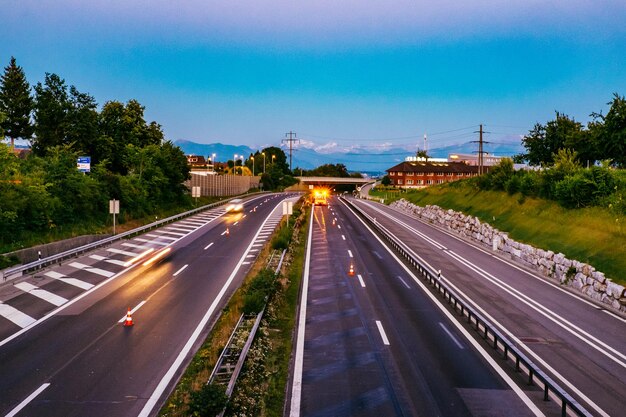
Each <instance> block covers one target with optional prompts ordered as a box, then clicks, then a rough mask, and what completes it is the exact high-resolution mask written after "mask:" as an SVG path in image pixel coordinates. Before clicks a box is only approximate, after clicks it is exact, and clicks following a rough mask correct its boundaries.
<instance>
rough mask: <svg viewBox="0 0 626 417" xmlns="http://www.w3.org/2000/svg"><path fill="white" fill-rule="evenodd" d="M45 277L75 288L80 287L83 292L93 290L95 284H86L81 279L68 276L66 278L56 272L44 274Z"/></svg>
mask: <svg viewBox="0 0 626 417" xmlns="http://www.w3.org/2000/svg"><path fill="white" fill-rule="evenodd" d="M44 275H45V276H47V277H50V278H52V279H56V280H58V281H62V282H65V283H66V284H69V285H73V286H75V287H78V288H80V289H83V290H89V289H91V288H93V284H90V283H88V282H85V281H81V280H80V279H76V278H70V277H67V276H65V275H63V274H59V273H58V272H56V271H48V272H44Z"/></svg>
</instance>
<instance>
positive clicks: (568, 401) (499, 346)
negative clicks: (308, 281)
mask: <svg viewBox="0 0 626 417" xmlns="http://www.w3.org/2000/svg"><path fill="white" fill-rule="evenodd" d="M342 200H343V201H344V202H346V203H347V204H348V205H349V206H350V207H351V208H352V209H354V211H356V212H357V213H358V214H359V215H360V216H361V217H362V218H363V219H364V220H365V221H366V222H367V223H368V224H369V225H370V226H372V227H374V228H375V229H376V231H377V232H378V233H379V234H380V235H381V236H382V237H383V238H385V239H386V240H387V241H388V242H389V243H390V244H391V246H392V247H393V249H394V250H395V251H396V252H398V253H399V254H400V255H401V256H402V257H404V258H405V259H406V262H407V263H408V264H409V265H410V266H411V267H412V268H413V269H414V270H415V271H417V273H418V275H419V276H421V278H422V279H424V280H425V281H427V282H428V283H429V284H430V285H431V286H432V287H433V288H434V289H435V290H436V292H437V293H439V294H440V295H441V296H443V298H444V299H445V300H446V301H447V302H448V304H449V305H450V306H451V307H452V309H453V310H454V311H455V312H457V313H458V314H460V315H461V317H463V318H464V319H466V320H467V322H468V323H469V324H470V326H471V327H472V328H473V329H474V330H475V331H476V332H478V333H479V334H480V335H481V337H482V338H483V339H484V340H486V341H487V342H488V343H490V345H491V346H492V347H493V349H494V350H496V351H498V352H500V353H501V354H502V357H503V359H505V360H508V361H512V363H514V364H515V370H516V371H517V372H520V371H522V370H524V371H525V372H526V374H527V375H528V384H529V385H532V384H534V383H535V382H536V381H539V382H540V383H542V384H543V400H544V401H549V396H550V394H551V393H552V394H553V396H555V397H556V398H558V399H559V400H560V401H561V416H562V417H565V416H566V415H567V413H568V410H569V411H570V412H573V413H575V414H576V415H578V416H585V417H591V416H592V414H591V413H589V412H588V411H587V410H586V409H585V408H584V407H583V406H582V405H581V404H580V403H578V402H577V401H576V400H575V399H574V398H573V397H572V396H571V395H570V394H569V393H567V392H566V391H565V390H564V389H563V388H561V387H560V386H559V385H558V384H557V383H556V382H555V381H554V380H553V379H552V378H551V377H550V376H549V375H547V374H546V373H545V372H544V371H543V370H541V368H540V367H539V366H537V365H536V364H535V363H534V362H533V361H531V360H530V358H528V357H527V356H526V355H525V354H524V353H523V352H522V351H520V350H519V348H518V347H517V346H515V344H514V343H512V342H511V341H510V340H509V339H508V338H507V337H506V336H504V335H503V334H502V333H501V332H500V331H499V330H498V329H497V328H496V327H495V326H493V325H492V324H491V323H490V322H489V321H488V320H487V319H485V318H484V317H483V316H482V315H481V314H480V313H478V312H477V311H476V310H475V309H474V308H473V307H471V306H470V305H469V303H467V302H466V301H465V300H464V299H463V298H462V297H460V296H459V295H458V294H457V293H456V292H455V291H454V290H453V289H452V288H450V287H449V286H448V285H447V284H446V283H445V282H443V281H442V280H441V274H440V273H439V271H433V270H431V269H430V268H428V267H427V266H426V265H424V264H423V263H422V262H421V261H420V260H419V258H418V257H417V256H416V255H415V253H414V252H413V251H412V250H411V248H410V247H409V246H408V245H406V244H405V243H404V242H403V241H402V240H400V239H398V238H397V237H395V236H394V235H393V234H392V233H391V232H390V231H389V230H388V229H387V228H385V227H384V226H383V225H381V224H380V223H379V222H377V221H376V219H375V218H373V217H371V216H369V215H368V214H367V213H365V212H364V211H363V210H361V209H360V208H359V207H358V206H357V205H355V204H353V203H351V202H350V200H349V199H342Z"/></svg>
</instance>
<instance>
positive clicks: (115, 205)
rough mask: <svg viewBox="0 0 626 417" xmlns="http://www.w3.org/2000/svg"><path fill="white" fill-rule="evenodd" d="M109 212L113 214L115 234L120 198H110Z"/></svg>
mask: <svg viewBox="0 0 626 417" xmlns="http://www.w3.org/2000/svg"><path fill="white" fill-rule="evenodd" d="M109 214H112V215H113V234H114V235H115V215H116V214H120V200H115V199H113V200H109Z"/></svg>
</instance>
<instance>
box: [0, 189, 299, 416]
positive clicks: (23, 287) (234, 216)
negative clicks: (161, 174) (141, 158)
mask: <svg viewBox="0 0 626 417" xmlns="http://www.w3.org/2000/svg"><path fill="white" fill-rule="evenodd" d="M284 198H291V199H292V200H293V199H297V198H298V197H297V196H294V195H291V196H289V195H287V194H273V195H263V196H256V197H252V198H249V199H247V200H246V201H245V206H244V211H243V212H241V213H225V210H224V208H223V207H218V208H214V209H211V210H208V211H207V212H203V213H200V214H197V215H194V216H192V217H189V218H187V219H185V220H181V221H178V222H176V223H172V224H170V225H168V226H165V227H163V228H160V229H158V230H155V231H152V232H149V233H147V234H145V235H142V236H138V237H136V238H134V239H131V240H128V241H125V242H122V243H118V244H116V245H114V246H113V247H109V248H105V249H100V250H97V251H95V252H93V253H90V254H87V255H85V256H83V257H80V258H77V259H75V260H72V261H68V262H66V263H64V264H63V265H60V266H57V267H54V268H51V269H47V270H44V271H41V272H40V273H37V274H36V275H34V276H31V277H28V279H25V280H20V282H19V283H14V284H9V285H6V284H5V285H4V286H2V287H0V300H1V301H2V302H1V303H0V363H1V364H2V366H0V393H1V395H0V415H8V416H14V415H17V416H133V417H134V416H151V415H156V413H158V410H159V407H160V405H161V404H162V402H163V401H164V399H165V398H166V397H167V395H168V393H169V392H170V391H171V389H172V388H173V384H174V383H175V382H176V380H177V379H178V377H179V376H180V375H181V373H182V371H183V370H184V366H185V365H186V364H187V363H188V362H189V360H190V359H191V356H192V354H193V352H195V350H196V349H197V348H198V347H199V345H200V344H201V343H202V341H203V340H204V338H205V337H206V335H207V334H208V332H209V331H210V328H211V326H212V325H213V323H214V322H215V320H216V318H217V316H218V314H219V312H220V310H221V308H222V307H223V306H224V305H225V303H226V302H227V300H228V298H229V297H230V295H231V294H232V292H233V291H234V290H235V289H236V288H237V287H238V286H239V285H240V284H241V282H242V280H243V278H244V277H245V274H246V272H247V271H248V269H249V268H250V265H251V263H252V262H253V261H254V259H255V258H256V256H257V254H258V252H259V250H260V249H261V247H262V246H263V245H264V244H265V243H266V242H267V240H268V239H269V236H270V235H271V233H272V232H273V230H274V228H275V227H276V225H277V224H278V222H280V219H281V217H282V206H281V204H280V202H281V201H282V200H283V199H284ZM227 229H228V233H227V232H226V230H227ZM165 248H170V249H171V252H170V253H169V254H168V256H166V257H164V258H162V259H160V260H158V261H155V262H154V263H152V264H150V265H147V266H144V264H143V262H144V260H146V259H149V258H150V257H151V256H153V254H154V253H156V252H157V251H159V250H162V249H165ZM148 251H151V252H150V253H148V254H147V255H146V256H145V257H144V258H143V259H141V260H139V261H137V262H135V263H133V264H132V265H128V264H127V262H128V261H130V260H132V259H133V258H135V257H136V256H137V255H139V254H142V253H144V252H148ZM127 308H131V309H132V310H133V314H132V319H133V321H134V325H133V326H129V327H124V326H123V325H122V322H123V321H124V318H125V315H126V312H127Z"/></svg>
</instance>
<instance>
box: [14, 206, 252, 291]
mask: <svg viewBox="0 0 626 417" xmlns="http://www.w3.org/2000/svg"><path fill="white" fill-rule="evenodd" d="M255 194H261V193H250V194H247V195H255ZM230 200H231V198H228V199H224V200H222V201H218V202H216V203H211V204H207V205H205V206H201V207H197V208H195V209H192V210H189V211H186V212H184V213H179V214H175V215H173V216H170V217H167V218H165V219H161V220H157V221H155V222H152V223H150V224H147V225H144V226H141V227H138V228H136V229H132V230H129V231H126V232H124V233H119V234H117V235H115V236H111V237H108V238H105V239H101V240H99V241H97V242H93V243H89V244H87V245H83V246H79V247H78V248H73V249H70V250H67V251H64V252H61V253H57V254H56V255H51V256H47V257H45V258H43V259H39V260H36V261H33V262H29V263H27V264H24V265H19V266H16V267H14V268H9V269H5V270H4V274H3V275H4V276H3V281H6V280H7V279H8V278H10V277H12V276H20V275H23V274H24V273H25V272H30V271H36V270H38V269H41V268H43V267H46V266H49V265H53V264H55V263H60V262H63V261H65V260H66V259H70V258H74V257H76V256H79V255H82V254H84V253H85V252H89V251H91V250H94V249H97V248H101V247H103V246H107V245H110V244H111V243H113V242H117V241H118V240H122V239H126V238H129V237H132V236H135V235H138V234H142V233H144V232H147V231H149V230H152V229H155V228H158V227H161V226H163V225H165V224H168V223H173V222H175V221H178V220H180V219H183V218H185V217H189V216H191V215H194V214H196V213H199V212H201V211H204V210H207V209H210V208H213V207H218V206H220V205H223V204H226V203H227V202H228V201H230Z"/></svg>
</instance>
